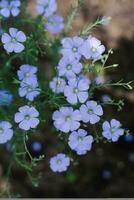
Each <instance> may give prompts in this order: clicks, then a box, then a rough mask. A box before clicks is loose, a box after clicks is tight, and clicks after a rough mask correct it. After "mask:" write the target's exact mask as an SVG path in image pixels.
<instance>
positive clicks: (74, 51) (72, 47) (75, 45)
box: [60, 36, 83, 60]
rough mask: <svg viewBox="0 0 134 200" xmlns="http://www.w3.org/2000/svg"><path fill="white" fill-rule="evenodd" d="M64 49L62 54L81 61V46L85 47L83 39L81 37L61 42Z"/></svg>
mask: <svg viewBox="0 0 134 200" xmlns="http://www.w3.org/2000/svg"><path fill="white" fill-rule="evenodd" d="M61 44H62V48H61V51H60V52H61V54H62V55H63V56H65V57H68V58H70V59H77V60H80V58H81V55H82V54H81V51H80V49H81V46H82V45H83V39H82V38H81V37H77V36H75V37H72V38H69V37H67V38H64V39H62V40H61Z"/></svg>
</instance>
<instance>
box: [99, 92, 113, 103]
mask: <svg viewBox="0 0 134 200" xmlns="http://www.w3.org/2000/svg"><path fill="white" fill-rule="evenodd" d="M101 100H102V102H103V103H108V102H110V101H111V97H110V96H109V95H108V94H104V95H102V97H101Z"/></svg>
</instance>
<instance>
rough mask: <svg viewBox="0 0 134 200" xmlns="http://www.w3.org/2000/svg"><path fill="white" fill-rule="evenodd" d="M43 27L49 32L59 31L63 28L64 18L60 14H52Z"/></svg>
mask: <svg viewBox="0 0 134 200" xmlns="http://www.w3.org/2000/svg"><path fill="white" fill-rule="evenodd" d="M45 27H46V29H47V30H48V31H49V32H50V33H55V34H56V33H59V32H61V31H62V30H63V28H64V18H63V17H62V16H58V15H52V16H50V17H49V18H48V21H47V23H46V24H45Z"/></svg>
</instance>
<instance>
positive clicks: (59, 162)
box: [49, 153, 70, 172]
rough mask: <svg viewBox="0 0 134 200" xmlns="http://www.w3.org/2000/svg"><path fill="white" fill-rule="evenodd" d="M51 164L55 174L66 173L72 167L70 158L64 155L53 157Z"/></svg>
mask: <svg viewBox="0 0 134 200" xmlns="http://www.w3.org/2000/svg"><path fill="white" fill-rule="evenodd" d="M49 163H50V168H51V170H52V171H53V172H64V171H66V170H67V168H68V167H69V165H70V158H69V157H68V156H67V155H65V154H63V153H59V154H57V155H56V156H54V157H52V158H51V159H50V162H49Z"/></svg>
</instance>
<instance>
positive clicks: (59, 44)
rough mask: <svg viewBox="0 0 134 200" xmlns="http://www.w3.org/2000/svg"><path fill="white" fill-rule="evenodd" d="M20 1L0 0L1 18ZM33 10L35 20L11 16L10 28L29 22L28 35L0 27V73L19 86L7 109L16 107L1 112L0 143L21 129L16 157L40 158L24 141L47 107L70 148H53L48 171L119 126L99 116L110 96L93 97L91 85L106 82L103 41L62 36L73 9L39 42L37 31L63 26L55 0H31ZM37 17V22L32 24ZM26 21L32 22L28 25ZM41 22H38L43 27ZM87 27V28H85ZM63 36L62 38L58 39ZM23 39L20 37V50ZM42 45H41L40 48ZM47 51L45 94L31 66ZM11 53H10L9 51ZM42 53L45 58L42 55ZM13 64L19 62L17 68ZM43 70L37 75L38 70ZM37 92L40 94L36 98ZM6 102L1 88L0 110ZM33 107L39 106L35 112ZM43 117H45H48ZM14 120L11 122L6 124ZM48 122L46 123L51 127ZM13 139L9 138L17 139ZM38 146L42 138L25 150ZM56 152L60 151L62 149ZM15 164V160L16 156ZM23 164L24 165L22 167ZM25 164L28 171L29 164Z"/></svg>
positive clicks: (116, 133)
mask: <svg viewBox="0 0 134 200" xmlns="http://www.w3.org/2000/svg"><path fill="white" fill-rule="evenodd" d="M79 2H80V1H78V4H79ZM20 5H21V1H20V0H0V17H1V20H5V18H8V17H10V16H13V17H15V16H17V15H19V13H20ZM78 8H79V5H78ZM75 9H77V8H75ZM37 11H38V14H39V16H38V17H37V21H35V23H33V20H35V18H31V19H30V20H29V19H28V20H27V19H24V20H22V22H21V20H20V25H18V23H17V22H16V21H15V20H13V23H12V24H13V27H14V26H15V27H18V28H19V27H21V26H23V25H25V26H24V27H26V25H30V26H29V28H28V30H27V33H29V31H30V30H31V33H30V34H28V37H26V35H25V33H24V32H22V31H20V30H19V29H17V28H13V27H10V28H9V31H7V32H5V30H7V28H8V27H7V25H6V27H4V26H3V27H1V29H0V35H1V41H2V44H3V47H4V49H5V50H6V52H7V54H6V55H5V52H3V51H2V56H1V57H2V59H1V60H2V63H3V66H2V67H3V68H2V69H4V70H3V71H2V72H3V74H6V73H9V76H10V77H11V79H10V80H12V79H13V80H12V81H11V82H10V83H11V84H16V85H17V86H18V83H19V87H18V88H17V90H18V96H19V98H18V99H17V101H15V100H16V91H15V95H14V102H15V103H16V104H15V103H14V102H13V108H14V107H15V106H16V107H15V114H14V118H13V117H11V118H10V117H9V118H8V116H5V112H3V114H2V117H3V116H4V117H5V118H4V119H3V121H2V120H1V121H0V144H3V143H6V142H8V141H9V140H11V139H12V137H18V138H19V136H18V135H19V134H13V132H15V131H17V132H23V134H24V137H23V145H24V148H25V152H23V153H24V154H23V153H22V152H21V153H20V154H19V152H18V155H19V156H20V155H22V154H23V155H24V157H25V153H27V154H28V155H29V157H30V159H31V165H33V166H36V162H37V161H39V160H40V157H39V158H37V159H36V158H35V159H34V158H32V156H31V154H30V152H28V148H27V146H26V145H27V144H26V141H27V138H28V131H29V132H30V131H31V132H32V131H33V129H35V128H37V126H38V125H39V123H40V121H41V122H44V121H46V122H47V120H46V118H47V117H48V116H47V114H48V113H47V111H46V113H45V110H43V109H45V108H46V110H48V112H52V113H51V120H49V121H50V124H51V121H53V124H54V127H55V129H56V130H57V131H58V132H59V133H60V134H59V135H60V136H61V138H62V140H64V141H63V142H67V143H68V144H67V146H68V148H69V152H70V154H69V155H67V154H66V153H62V152H59V153H58V154H56V155H55V156H52V157H51V158H50V160H49V164H50V168H51V170H52V171H53V172H65V171H66V170H67V169H68V167H69V166H70V163H71V161H73V154H77V155H79V156H81V155H85V154H87V153H88V151H90V150H91V148H92V145H93V143H95V142H97V141H98V140H99V141H100V140H107V141H110V142H116V141H117V140H118V139H119V137H120V136H122V135H123V134H124V132H125V131H124V129H123V128H122V126H121V123H120V122H119V121H118V120H116V119H111V120H110V122H109V121H104V119H103V115H104V112H105V109H103V105H106V104H108V102H110V103H111V102H112V101H110V98H108V97H107V96H105V98H104V97H103V99H102V100H101V101H99V100H98V99H97V97H95V96H94V91H95V89H96V88H99V87H102V86H103V85H104V84H105V81H106V80H105V78H104V76H103V74H104V68H106V67H104V65H105V63H106V61H107V58H108V56H109V54H104V52H105V46H104V45H103V44H102V43H101V41H100V40H98V39H97V38H96V37H94V36H92V35H89V32H88V31H87V33H86V34H82V33H84V32H80V33H79V34H78V35H76V36H72V37H67V31H66V27H68V26H71V24H72V22H71V21H72V19H73V18H74V17H75V16H74V15H75V12H74V13H72V15H71V20H70V18H69V17H70V16H68V21H67V26H65V31H64V32H63V34H60V35H59V37H55V38H56V39H54V37H51V36H50V37H49V34H46V33H45V34H44V35H43V37H46V38H45V39H46V40H45V39H44V40H43V41H42V40H41V39H42V32H43V33H44V32H45V31H44V30H45V29H47V30H48V31H49V32H50V33H53V34H57V33H59V32H61V31H62V30H63V29H64V19H63V17H62V16H59V15H56V11H57V1H56V0H37ZM69 20H70V21H69ZM29 21H30V22H29ZM109 21H110V18H107V17H104V18H101V19H100V21H99V22H98V24H99V25H100V24H103V25H106V24H107V23H108V22H109ZM37 22H38V23H39V24H36V23H37ZM44 22H45V25H44ZM30 23H32V26H31V24H30ZM2 24H3V23H2ZM9 24H10V23H9ZM98 24H97V25H98ZM37 25H38V26H37ZM33 27H34V28H33ZM37 27H38V30H37V33H36V31H35V30H36V29H37ZM40 27H41V30H40ZM42 27H44V29H43V30H42ZM91 27H92V26H91ZM89 29H90V27H88V29H86V30H89ZM32 31H33V33H32ZM8 32H9V33H8ZM36 34H37V36H38V37H40V38H41V39H40V38H39V39H40V40H39V41H38V39H37V38H38V37H37V36H36ZM63 35H64V38H62V36H63ZM26 40H27V42H26ZM41 41H42V43H41ZM44 41H45V42H44ZM24 42H26V49H25V46H24ZM44 46H45V50H44V49H43V48H44ZM47 48H48V49H47ZM52 48H53V49H52ZM55 49H56V51H57V53H58V54H60V56H61V57H60V60H56V59H59V56H58V55H57V54H56V56H55V52H54V51H55ZM47 50H48V58H49V60H50V62H51V59H53V58H54V60H56V66H55V68H53V72H54V73H55V74H54V73H53V72H52V73H50V74H54V77H52V80H51V81H49V78H48V77H46V81H48V82H49V83H48V84H49V88H50V89H51V90H52V92H51V93H49V92H50V89H48V88H47V86H48V84H46V82H45V83H43V81H44V80H43V81H42V82H41V80H40V82H39V81H38V77H37V72H38V67H36V65H38V63H37V62H38V56H42V55H44V53H45V54H46V53H47ZM22 51H23V52H22ZM12 52H14V53H16V54H13V55H12V54H10V53H12ZM21 52H22V53H21ZM4 58H6V60H7V61H6V62H3V59H4ZM42 58H43V56H42ZM45 58H47V56H46V57H45ZM32 59H33V60H32ZM18 63H19V64H18ZM23 63H27V64H23ZM96 63H97V64H96ZM99 63H100V64H99ZM18 65H19V66H20V65H21V66H20V67H19V69H18ZM115 65H116V64H115ZM96 66H97V67H98V66H100V68H101V70H100V71H99V70H98V68H97V67H96ZM107 67H109V66H107ZM16 69H18V71H17V76H18V80H16V79H15V78H14V77H13V76H12V73H14V71H15V73H16ZM54 69H55V70H54ZM10 70H11V73H10ZM90 70H91V74H90ZM98 71H99V72H98ZM43 73H44V72H43ZM43 73H42V74H41V75H43ZM94 73H95V74H94ZM15 76H16V75H15ZM89 77H90V78H89ZM92 77H95V79H94V80H93V78H92ZM41 78H42V76H41ZM47 78H48V79H47ZM92 80H93V81H92ZM5 82H6V81H5ZM0 84H2V88H7V84H6V83H5V85H4V79H3V77H2V79H1V80H0ZM3 85H4V86H3ZM107 85H108V84H107ZM120 85H121V83H120ZM13 86H14V85H11V86H10V87H12V89H13V90H16V87H13ZM125 86H126V85H125ZM129 87H130V86H129ZM13 94H14V93H13ZM40 94H41V95H40ZM53 94H54V95H53ZM39 95H40V98H36V97H38V96H39ZM20 97H23V98H20ZM24 98H25V99H24ZM51 98H52V99H51ZM23 100H24V101H27V103H24V104H23V103H22V102H23ZM35 100H37V101H35ZM12 101H13V95H12V94H11V93H10V92H9V91H8V90H4V89H1V90H0V108H1V110H4V109H9V110H10V111H12V107H11V106H9V107H7V106H8V105H11V103H12ZM57 101H58V103H57ZM45 106H46V107H45ZM10 107H11V109H10ZM36 107H38V108H39V112H38V110H37V109H36ZM17 110H18V111H17ZM40 112H42V113H40ZM44 113H45V115H44ZM42 116H43V117H42ZM0 117H1V116H0ZM48 119H50V118H49V117H48ZM9 121H10V122H9ZM14 122H15V126H14V128H12V126H13V124H14ZM11 124H12V125H11ZM51 125H52V124H51ZM51 125H50V126H49V127H51ZM46 126H47V124H46ZM15 127H16V129H15ZM13 129H14V131H13ZM97 129H98V130H97ZM94 130H95V133H94ZM50 132H51V131H50ZM100 132H101V133H100ZM16 135H17V136H16ZM18 138H17V139H18ZM20 138H21V137H20ZM15 139H16V138H15ZM15 139H13V140H12V141H13V142H12V143H15V142H14V141H18V140H15ZM21 139H22V138H21ZM12 143H11V144H10V145H11V146H13V145H15V144H12ZM15 148H16V147H15ZM42 148H43V146H42V141H41V142H38V141H37V142H34V143H33V144H32V145H31V149H32V150H33V151H34V152H35V153H39V152H41V150H42ZM13 149H14V148H13ZM62 151H64V150H63V149H62ZM71 152H72V153H71ZM15 153H16V152H15ZM16 156H17V155H16ZM25 158H26V157H25ZM16 160H17V161H18V158H16ZM25 160H26V159H25ZM18 163H19V164H20V163H21V161H19V162H18ZM26 164H27V163H26ZM21 166H24V167H25V163H23V164H21ZM28 167H29V166H28ZM25 168H26V169H27V167H25ZM28 169H30V171H32V170H31V168H28Z"/></svg>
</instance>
